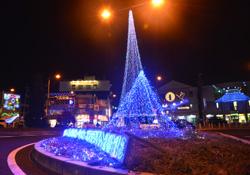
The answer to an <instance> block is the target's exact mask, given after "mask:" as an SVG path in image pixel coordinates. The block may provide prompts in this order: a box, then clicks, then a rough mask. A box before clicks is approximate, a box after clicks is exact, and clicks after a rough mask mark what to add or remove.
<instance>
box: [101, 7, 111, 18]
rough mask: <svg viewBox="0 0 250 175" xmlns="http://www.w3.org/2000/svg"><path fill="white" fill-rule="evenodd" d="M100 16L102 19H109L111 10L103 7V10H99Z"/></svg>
mask: <svg viewBox="0 0 250 175" xmlns="http://www.w3.org/2000/svg"><path fill="white" fill-rule="evenodd" d="M101 17H102V19H104V20H108V19H110V17H111V12H110V10H108V9H104V10H103V11H102V12H101Z"/></svg>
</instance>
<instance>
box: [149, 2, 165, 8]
mask: <svg viewBox="0 0 250 175" xmlns="http://www.w3.org/2000/svg"><path fill="white" fill-rule="evenodd" d="M151 3H152V5H153V6H154V7H160V6H162V5H163V4H164V0H152V1H151Z"/></svg>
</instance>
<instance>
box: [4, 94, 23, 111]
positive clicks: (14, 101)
mask: <svg viewBox="0 0 250 175" xmlns="http://www.w3.org/2000/svg"><path fill="white" fill-rule="evenodd" d="M3 100H4V102H3V108H4V109H5V110H8V111H15V110H16V109H19V108H20V95H17V94H6V93H4V96H3Z"/></svg>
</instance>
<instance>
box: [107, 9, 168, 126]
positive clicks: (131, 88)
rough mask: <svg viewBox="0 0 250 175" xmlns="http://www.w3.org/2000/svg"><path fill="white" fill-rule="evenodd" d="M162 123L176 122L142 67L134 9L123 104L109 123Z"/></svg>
mask: <svg viewBox="0 0 250 175" xmlns="http://www.w3.org/2000/svg"><path fill="white" fill-rule="evenodd" d="M153 123H159V124H160V125H159V126H164V128H165V126H167V127H171V126H173V123H172V122H171V121H170V120H169V119H168V117H167V116H166V115H164V111H163V108H162V106H161V103H160V100H159V98H158V95H157V94H156V93H155V92H154V91H153V89H152V87H151V86H150V84H149V82H148V80H147V78H146V76H145V74H144V71H143V69H142V64H141V58H140V54H139V50H138V45H137V39H136V32H135V27H134V20H133V15H132V11H129V27H128V43H127V55H126V64H125V72H124V80H123V87H122V94H121V99H120V104H119V107H118V110H117V112H116V113H115V114H114V115H113V116H112V120H111V121H110V124H111V125H113V126H116V127H127V128H139V127H140V124H153Z"/></svg>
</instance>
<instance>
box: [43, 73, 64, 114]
mask: <svg viewBox="0 0 250 175" xmlns="http://www.w3.org/2000/svg"><path fill="white" fill-rule="evenodd" d="M61 77H62V76H61V74H55V75H54V78H55V79H56V80H60V79H61ZM50 84H51V80H50V77H49V78H48V91H47V103H46V116H48V107H49V105H50V103H49V98H50Z"/></svg>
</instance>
